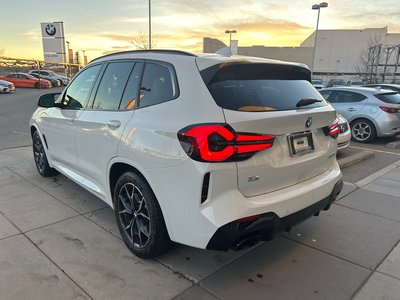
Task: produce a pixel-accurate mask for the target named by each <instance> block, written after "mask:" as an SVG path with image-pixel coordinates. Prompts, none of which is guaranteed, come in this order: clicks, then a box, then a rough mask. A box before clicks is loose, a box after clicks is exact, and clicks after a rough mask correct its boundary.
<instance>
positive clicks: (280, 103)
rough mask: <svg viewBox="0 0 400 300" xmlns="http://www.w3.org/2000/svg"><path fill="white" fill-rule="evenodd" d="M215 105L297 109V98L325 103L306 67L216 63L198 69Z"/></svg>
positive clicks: (249, 109)
mask: <svg viewBox="0 0 400 300" xmlns="http://www.w3.org/2000/svg"><path fill="white" fill-rule="evenodd" d="M201 75H202V77H203V80H204V82H205V84H206V85H207V87H208V90H209V91H210V93H211V95H212V96H213V98H214V100H215V102H216V103H217V105H218V106H220V107H222V108H225V109H229V110H237V111H279V110H292V109H298V108H297V107H296V104H297V103H298V102H299V101H300V100H301V99H316V100H319V101H321V102H316V103H313V104H309V105H307V106H303V107H301V109H308V108H312V107H320V106H324V105H327V103H326V101H325V100H324V98H323V97H322V96H321V95H320V94H319V93H318V92H317V91H316V90H315V88H314V87H313V86H312V85H311V83H310V71H309V70H307V69H305V68H302V67H297V66H291V65H274V64H249V63H235V64H228V65H226V64H219V65H215V66H212V67H210V68H207V69H205V70H203V71H201Z"/></svg>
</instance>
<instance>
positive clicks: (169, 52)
mask: <svg viewBox="0 0 400 300" xmlns="http://www.w3.org/2000/svg"><path fill="white" fill-rule="evenodd" d="M128 53H132V54H135V53H162V54H178V55H186V56H194V57H197V55H196V54H193V53H191V52H187V51H182V50H173V49H151V50H129V51H121V52H114V53H110V54H106V55H103V56H100V57H97V58H95V59H93V60H92V61H91V62H93V61H96V60H98V59H100V58H104V57H108V56H113V55H118V54H128Z"/></svg>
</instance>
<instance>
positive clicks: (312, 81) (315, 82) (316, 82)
mask: <svg viewBox="0 0 400 300" xmlns="http://www.w3.org/2000/svg"><path fill="white" fill-rule="evenodd" d="M311 83H312V84H322V80H318V79H316V80H311Z"/></svg>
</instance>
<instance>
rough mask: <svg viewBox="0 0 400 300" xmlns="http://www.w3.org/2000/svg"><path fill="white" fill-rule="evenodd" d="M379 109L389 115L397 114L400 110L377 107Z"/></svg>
mask: <svg viewBox="0 0 400 300" xmlns="http://www.w3.org/2000/svg"><path fill="white" fill-rule="evenodd" d="M379 108H380V109H382V110H383V111H384V112H387V113H390V114H397V113H398V112H400V108H395V107H386V106H379Z"/></svg>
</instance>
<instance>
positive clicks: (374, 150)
mask: <svg viewBox="0 0 400 300" xmlns="http://www.w3.org/2000/svg"><path fill="white" fill-rule="evenodd" d="M349 148H353V149H360V150H367V151H373V152H378V153H385V154H393V155H398V156H400V153H396V152H391V151H383V150H376V149H370V148H365V147H357V146H349Z"/></svg>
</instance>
